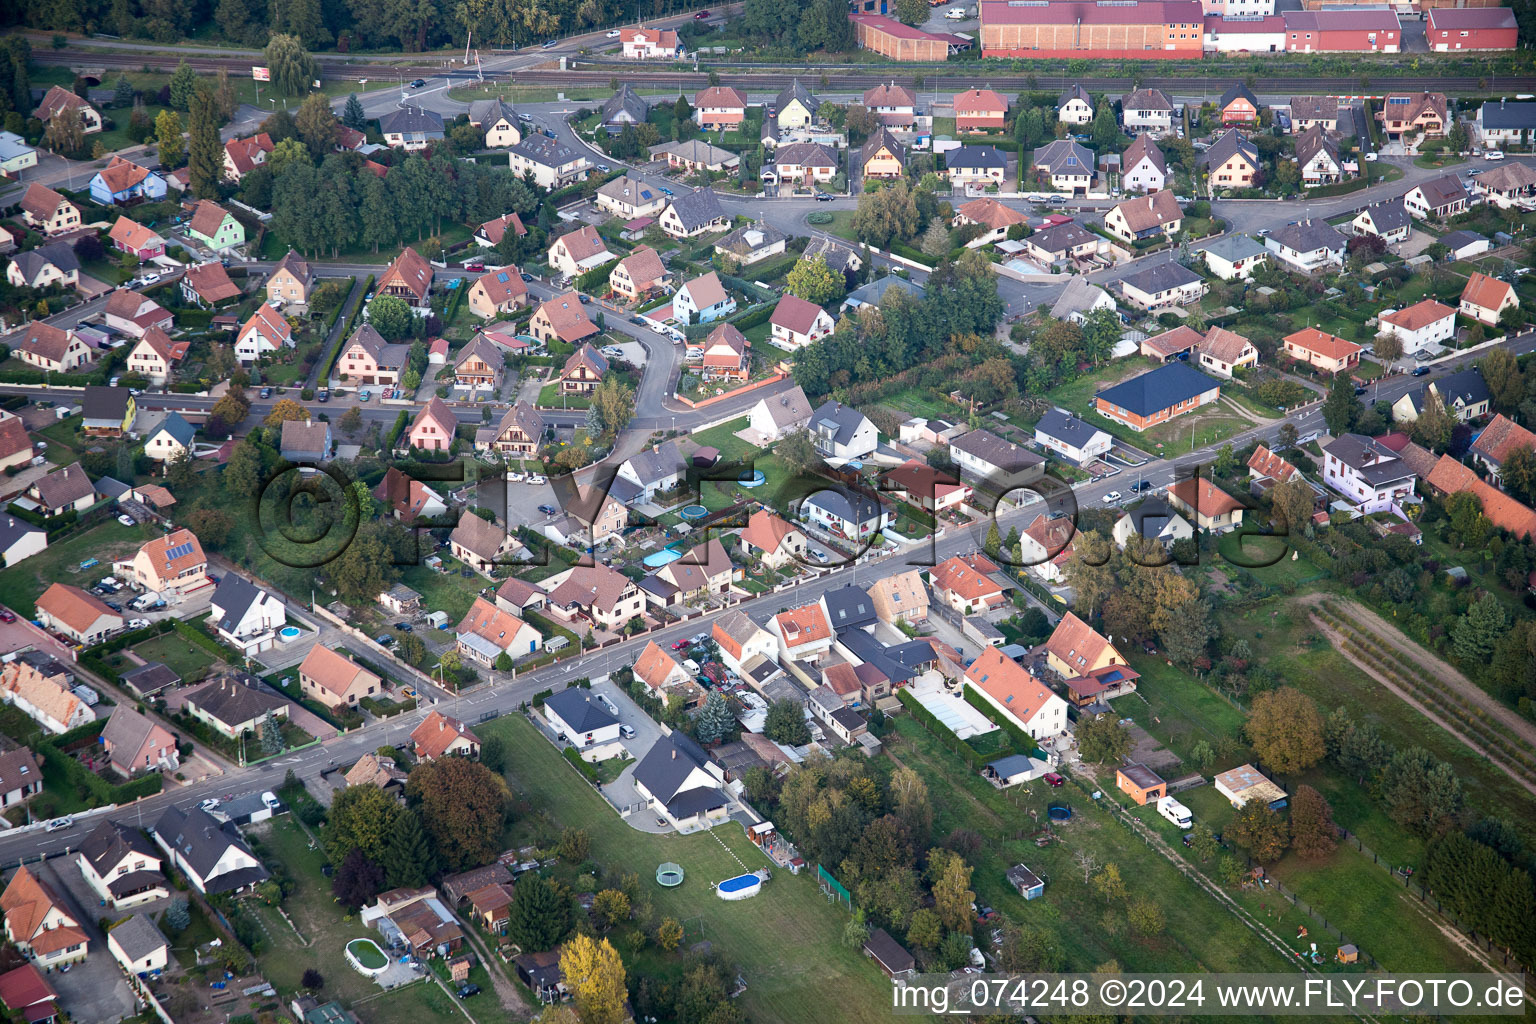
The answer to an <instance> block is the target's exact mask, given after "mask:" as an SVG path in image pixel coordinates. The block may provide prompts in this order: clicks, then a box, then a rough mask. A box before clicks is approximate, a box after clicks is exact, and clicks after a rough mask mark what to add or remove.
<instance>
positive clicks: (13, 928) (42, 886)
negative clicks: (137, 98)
mask: <svg viewBox="0 0 1536 1024" xmlns="http://www.w3.org/2000/svg"><path fill="white" fill-rule="evenodd" d="M54 88H55V89H57V88H58V86H54ZM39 870H41V868H39ZM0 913H4V915H5V937H6V938H7V939H9V940H10V941H11V942H12V943H14V944H15V946H16V948H17V949H18V950H19V951H20V952H21V953H22V954H23V955H25V956H26V957H28V958H29V959H30V960H31V961H32V963H33V964H35V965H37V966H38V967H41V968H44V969H47V970H51V969H52V968H54V967H55V966H58V965H61V964H68V963H73V962H75V961H76V960H84V959H85V955H86V949H87V947H88V946H89V944H90V937H89V936H88V935H87V934H86V932H85V929H84V928H82V927H81V926H80V922H79V921H78V920H76V919H75V917H74V915H73V914H72V913H71V912H70V910H69V904H67V903H65V902H64V900H63V899H61V898H60V896H59V894H58V893H57V892H55V891H54V889H53V887H52V886H51V885H49V884H48V883H47V882H46V881H44V880H43V878H42V877H41V876H40V875H38V874H34V873H33V870H32V869H31V868H29V867H27V866H26V865H25V864H23V865H22V866H21V867H19V868H17V869H16V874H14V875H12V876H11V881H10V884H9V885H7V886H6V887H5V891H4V892H3V893H0ZM45 984H46V983H45ZM39 1005H43V1006H46V1007H51V1006H52V1003H51V1002H49V1003H43V1004H39ZM17 1009H21V1007H17ZM29 1016H30V1015H29ZM36 1019H37V1020H44V1019H47V1020H52V1019H53V1017H52V1015H51V1014H46V1015H45V1016H41V1017H38V1018H36Z"/></svg>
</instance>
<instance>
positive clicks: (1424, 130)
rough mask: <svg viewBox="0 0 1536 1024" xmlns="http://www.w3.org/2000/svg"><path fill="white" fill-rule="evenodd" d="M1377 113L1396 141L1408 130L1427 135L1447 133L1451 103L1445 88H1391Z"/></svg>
mask: <svg viewBox="0 0 1536 1024" xmlns="http://www.w3.org/2000/svg"><path fill="white" fill-rule="evenodd" d="M1378 117H1379V119H1380V121H1381V126H1382V128H1384V129H1386V132H1387V135H1388V136H1389V137H1390V138H1392V139H1393V140H1394V141H1395V140H1396V138H1397V137H1398V136H1400V135H1403V134H1405V133H1409V132H1413V133H1417V134H1422V135H1423V136H1425V137H1426V138H1427V137H1430V136H1436V135H1444V134H1445V132H1446V128H1447V127H1448V126H1449V124H1450V120H1449V119H1450V106H1449V102H1448V101H1447V100H1446V98H1445V93H1443V92H1389V93H1387V97H1386V99H1385V100H1383V101H1382V104H1381V113H1380V115H1378Z"/></svg>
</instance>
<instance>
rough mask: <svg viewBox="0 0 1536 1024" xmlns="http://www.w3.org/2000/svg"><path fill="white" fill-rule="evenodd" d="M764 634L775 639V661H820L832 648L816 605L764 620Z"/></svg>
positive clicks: (830, 635)
mask: <svg viewBox="0 0 1536 1024" xmlns="http://www.w3.org/2000/svg"><path fill="white" fill-rule="evenodd" d="M768 632H770V633H772V634H773V635H774V636H776V637H778V640H779V659H780V660H781V661H782V660H783V659H785V658H789V659H792V660H794V661H800V662H816V661H820V660H821V658H822V656H823V655H825V654H826V653H827V652H828V651H830V650H831V649H832V641H833V640H834V639H835V636H834V634H833V632H832V627H830V626H828V625H827V616H826V614H825V613H824V612H823V611H822V610H821V605H819V604H807V605H802V606H800V607H799V608H792V609H790V610H789V611H787V612H780V613H779V614H778V615H775V616H774V617H773V618H771V619H769V620H768Z"/></svg>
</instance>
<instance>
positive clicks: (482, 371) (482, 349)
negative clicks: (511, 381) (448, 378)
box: [453, 334, 506, 392]
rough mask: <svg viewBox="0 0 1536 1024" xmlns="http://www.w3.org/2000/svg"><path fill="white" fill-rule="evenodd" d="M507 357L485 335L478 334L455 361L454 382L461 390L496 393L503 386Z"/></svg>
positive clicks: (461, 350) (460, 351)
mask: <svg viewBox="0 0 1536 1024" xmlns="http://www.w3.org/2000/svg"><path fill="white" fill-rule="evenodd" d="M505 365H506V357H505V356H503V355H502V351H501V349H500V348H497V347H496V344H495V343H494V342H492V341H491V340H490V339H489V338H487V337H486V336H485V335H484V334H476V335H475V336H474V337H473V338H471V339H469V341H468V343H467V344H465V346H464V347H463V348H462V349H460V350H459V355H458V358H457V359H455V360H454V361H453V382H454V383H455V384H457V385H458V386H459V387H461V388H469V389H471V390H474V389H488V390H490V391H493V392H494V391H495V390H496V389H498V388H499V387H500V386H501V371H502V368H503V367H504V366H505Z"/></svg>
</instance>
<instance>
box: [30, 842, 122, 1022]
mask: <svg viewBox="0 0 1536 1024" xmlns="http://www.w3.org/2000/svg"><path fill="white" fill-rule="evenodd" d="M46 870H47V880H48V881H49V882H50V883H51V884H52V885H54V887H55V888H56V889H59V890H63V891H64V892H66V893H68V897H67V898H68V899H70V900H71V901H73V902H74V904H75V907H74V908H73V909H74V910H75V911H76V915H75V919H76V920H77V921H79V922H80V927H81V928H83V929H85V933H86V934H87V935H88V936H90V940H91V943H90V955H89V956H88V957H87V958H86V959H85V960H84V961H81V962H78V963H75V964H72V965H70V967H69V968H68V969H67V970H56V971H53V972H51V973H50V974H49V976H48V981H49V983H51V984H52V985H53V987H54V988H55V989H56V990H57V991H58V993H59V1004H60V1006H61V1007H63V1009H64V1010H65V1011H66V1012H67V1013H68V1014H69V1016H70V1019H71V1020H75V1021H79V1022H80V1024H116V1022H117V1021H121V1020H123V1019H124V1018H126V1017H129V1016H132V1015H133V1013H134V1012H135V1010H136V1009H137V1004H136V1000H135V999H134V996H133V993H132V991H130V990H129V988H128V980H127V979H126V978H124V977H123V972H122V970H121V969H120V968H119V967H118V965H117V961H116V960H114V959H113V958H112V954H111V953H109V952H108V951H107V940H106V936H105V935H103V934H102V932H101V929H100V928H99V927H98V926H97V924H96V921H97V918H98V917H99V916H100V914H101V912H102V911H103V910H104V909H105V908H103V907H101V906H100V903H101V901H100V898H99V897H97V896H96V894H95V893H94V892H93V891H92V890H91V888H90V886H89V885H88V884H87V883H86V881H85V878H84V877H83V876H82V875H81V874H80V866H79V864H78V863H77V862H76V861H75V858H74V857H72V856H69V857H55V858H54V859H53V860H51V861H49V862H48V864H47V868H46ZM135 909H137V908H135Z"/></svg>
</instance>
